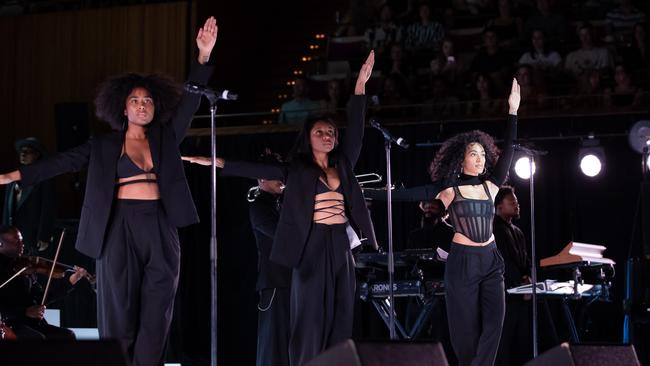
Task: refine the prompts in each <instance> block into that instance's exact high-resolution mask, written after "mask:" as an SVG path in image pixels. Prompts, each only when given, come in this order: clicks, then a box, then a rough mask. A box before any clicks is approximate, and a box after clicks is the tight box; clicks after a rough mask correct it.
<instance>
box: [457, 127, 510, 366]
mask: <svg viewBox="0 0 650 366" xmlns="http://www.w3.org/2000/svg"><path fill="white" fill-rule="evenodd" d="M516 134H517V117H516V116H513V115H509V116H508V127H507V130H506V136H505V139H504V148H503V151H502V154H501V157H500V158H499V161H498V163H497V165H496V166H495V168H494V170H493V171H492V173H491V174H488V175H486V176H478V177H470V176H466V175H463V174H460V175H459V176H458V177H457V178H456V179H455V181H454V182H452V184H450V186H452V187H453V188H454V191H455V195H454V200H453V201H452V202H451V203H450V204H449V207H448V211H449V216H450V218H451V224H452V226H453V227H454V230H455V231H456V232H460V233H463V234H464V235H466V236H467V237H468V238H470V239H472V240H475V241H477V240H478V241H477V242H485V241H487V240H489V238H490V237H491V235H492V219H493V217H494V202H493V200H492V197H491V194H490V192H489V190H488V189H487V186H486V185H485V181H487V180H489V181H490V182H492V183H494V184H495V185H497V186H501V185H502V184H503V183H504V181H505V179H506V176H507V173H508V170H509V168H510V164H511V163H512V157H513V154H514V151H513V147H512V144H513V141H514V138H515V136H516ZM461 185H483V187H484V188H485V190H486V193H487V196H488V200H474V199H468V198H464V197H462V195H461V194H460V192H459V190H458V188H457V187H458V186H461ZM503 273H504V262H503V258H502V257H501V254H500V253H499V250H498V249H497V246H496V244H495V243H494V242H492V243H489V244H487V245H485V246H481V247H475V246H469V245H462V244H457V243H452V245H451V250H450V252H449V256H448V257H447V265H446V267H445V295H446V298H445V299H446V302H447V315H448V317H449V333H450V336H451V342H452V345H453V347H454V351H455V353H456V356H457V357H458V364H459V366H466V365H467V366H469V365H471V366H478V365H493V364H494V360H495V357H496V353H497V349H498V346H499V338H500V337H501V328H502V326H503V319H504V313H505V303H504V302H505V300H504V293H505V292H504V291H505V289H504V284H503Z"/></svg>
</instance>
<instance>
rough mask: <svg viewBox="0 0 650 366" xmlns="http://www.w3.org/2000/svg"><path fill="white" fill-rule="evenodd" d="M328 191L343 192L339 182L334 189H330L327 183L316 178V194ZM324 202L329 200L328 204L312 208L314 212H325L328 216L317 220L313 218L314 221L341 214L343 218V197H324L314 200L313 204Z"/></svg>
mask: <svg viewBox="0 0 650 366" xmlns="http://www.w3.org/2000/svg"><path fill="white" fill-rule="evenodd" d="M328 192H336V193H340V194H343V188H342V187H341V184H339V186H338V187H336V189H331V188H330V187H329V186H328V185H327V183H325V182H324V181H323V180H322V179H318V183H317V184H316V195H319V194H322V193H328ZM324 202H330V205H329V206H325V207H319V208H314V213H317V212H323V213H326V214H329V216H326V217H323V218H320V219H318V220H314V222H319V221H323V220H327V219H330V218H332V217H334V216H341V217H343V218H345V200H344V199H343V198H341V199H338V198H326V199H321V200H315V201H314V204H319V203H324Z"/></svg>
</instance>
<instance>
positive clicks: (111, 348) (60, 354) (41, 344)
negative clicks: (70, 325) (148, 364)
mask: <svg viewBox="0 0 650 366" xmlns="http://www.w3.org/2000/svg"><path fill="white" fill-rule="evenodd" d="M0 364H2V365H7V366H9V365H11V366H34V365H48V366H82V365H84V366H87V365H93V366H127V365H128V363H127V361H126V355H125V354H124V350H123V349H122V346H121V345H120V343H119V342H118V341H108V340H102V341H58V340H48V341H2V342H0Z"/></svg>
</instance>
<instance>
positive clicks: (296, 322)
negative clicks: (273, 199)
mask: <svg viewBox="0 0 650 366" xmlns="http://www.w3.org/2000/svg"><path fill="white" fill-rule="evenodd" d="M365 107H366V98H365V96H356V95H355V96H352V97H351V98H350V102H349V104H348V127H347V130H346V136H345V139H343V140H342V141H341V144H340V146H339V147H338V151H337V152H332V153H331V154H330V161H331V162H332V163H333V164H332V166H335V167H336V169H337V172H338V175H339V179H340V181H341V189H342V190H343V195H344V197H345V202H344V207H345V212H346V216H347V217H348V219H349V220H350V223H351V224H352V226H353V227H354V228H356V229H359V230H360V231H361V232H362V233H363V234H364V235H365V236H366V237H367V243H368V245H370V246H372V247H374V248H375V249H376V248H377V243H376V239H375V233H374V229H373V226H372V222H371V220H370V213H369V212H368V209H367V208H366V205H365V201H364V198H363V194H362V193H361V188H360V187H359V183H358V182H357V180H356V177H355V175H354V172H353V167H354V165H355V164H356V162H357V159H358V158H359V154H360V152H361V143H362V139H363V127H364V120H365ZM222 174H224V175H236V176H245V177H249V178H264V179H274V180H282V181H284V182H286V189H285V191H284V201H283V204H282V211H281V212H280V219H279V221H278V228H277V230H276V233H275V238H274V240H273V247H272V249H271V256H270V259H271V260H272V261H273V262H275V263H278V264H283V265H285V266H289V267H293V268H294V270H293V275H292V282H291V286H292V288H291V341H290V345H289V355H290V363H291V365H292V366H298V365H302V364H304V363H305V362H307V361H309V360H310V359H312V358H314V357H315V356H316V355H317V354H319V353H320V352H322V351H323V350H325V349H326V348H327V347H329V346H331V345H334V344H336V343H337V342H339V341H342V340H344V339H346V338H349V337H350V336H351V335H352V312H353V303H354V287H355V278H354V265H353V264H354V260H353V258H352V253H351V251H350V243H349V239H348V237H347V234H346V225H345V224H342V225H323V224H318V223H314V222H313V216H314V205H315V198H314V197H315V195H316V192H317V185H318V184H319V183H318V181H319V177H320V176H321V175H322V174H323V173H322V171H321V170H320V169H319V168H318V167H317V166H316V165H315V164H314V163H313V162H310V161H303V160H301V159H298V158H296V159H294V160H293V161H292V162H291V163H290V164H289V165H269V164H262V163H245V162H234V161H227V162H226V164H225V166H224V169H223V170H222Z"/></svg>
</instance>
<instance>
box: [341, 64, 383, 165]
mask: <svg viewBox="0 0 650 366" xmlns="http://www.w3.org/2000/svg"><path fill="white" fill-rule="evenodd" d="M374 64H375V52H374V51H370V55H368V58H367V59H366V62H365V63H364V64H363V65H362V66H361V70H360V71H359V77H358V78H357V83H356V85H355V87H354V95H352V96H351V97H350V101H349V102H348V125H347V128H346V131H345V139H343V141H342V142H341V151H342V152H343V154H345V156H347V158H348V159H349V160H350V163H351V164H352V166H353V167H354V166H355V165H356V163H357V160H359V154H360V153H361V144H362V142H363V128H364V124H365V122H366V95H365V94H366V82H367V81H368V79H369V78H370V75H372V67H373V66H374Z"/></svg>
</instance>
